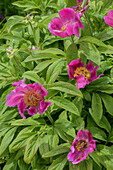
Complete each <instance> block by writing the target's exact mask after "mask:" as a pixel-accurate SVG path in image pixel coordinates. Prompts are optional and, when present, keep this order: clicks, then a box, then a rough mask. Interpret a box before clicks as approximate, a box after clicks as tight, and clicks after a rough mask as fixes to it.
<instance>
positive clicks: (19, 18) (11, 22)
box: [1, 15, 24, 33]
mask: <svg viewBox="0 0 113 170" xmlns="http://www.w3.org/2000/svg"><path fill="white" fill-rule="evenodd" d="M22 20H24V17H22V16H17V15H15V16H11V17H10V18H9V19H8V21H7V22H6V23H5V24H4V26H3V28H2V29H1V33H3V32H4V31H5V30H6V29H8V28H9V27H10V26H12V25H14V24H16V23H18V22H20V21H22Z"/></svg>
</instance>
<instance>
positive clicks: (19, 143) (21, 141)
mask: <svg viewBox="0 0 113 170" xmlns="http://www.w3.org/2000/svg"><path fill="white" fill-rule="evenodd" d="M35 135H36V133H35V134H34V133H33V132H30V133H24V134H22V135H19V136H17V137H16V139H15V140H14V141H13V142H12V143H11V145H10V146H9V150H10V152H11V153H12V152H15V151H17V150H18V149H20V148H22V147H23V146H25V145H26V144H27V142H28V141H29V140H30V139H31V138H34V136H35Z"/></svg>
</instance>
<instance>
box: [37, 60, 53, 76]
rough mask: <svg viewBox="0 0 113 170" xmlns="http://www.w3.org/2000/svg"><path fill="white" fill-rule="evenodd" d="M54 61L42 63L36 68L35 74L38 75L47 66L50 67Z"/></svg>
mask: <svg viewBox="0 0 113 170" xmlns="http://www.w3.org/2000/svg"><path fill="white" fill-rule="evenodd" d="M53 62H54V60H45V61H42V62H40V63H39V64H38V65H37V66H36V67H35V68H34V72H35V73H38V72H41V71H42V70H44V69H45V68H46V67H47V66H49V65H50V64H51V63H53Z"/></svg>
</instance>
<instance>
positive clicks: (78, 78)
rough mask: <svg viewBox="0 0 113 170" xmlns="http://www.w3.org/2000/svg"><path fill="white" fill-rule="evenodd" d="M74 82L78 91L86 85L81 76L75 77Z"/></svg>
mask: <svg viewBox="0 0 113 170" xmlns="http://www.w3.org/2000/svg"><path fill="white" fill-rule="evenodd" d="M75 78H76V81H77V87H78V89H80V88H84V87H85V85H86V80H85V78H84V76H83V75H79V76H76V77H75Z"/></svg>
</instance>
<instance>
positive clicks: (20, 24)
mask: <svg viewBox="0 0 113 170" xmlns="http://www.w3.org/2000/svg"><path fill="white" fill-rule="evenodd" d="M25 26H26V25H25V23H16V24H14V25H13V26H12V27H11V29H10V32H11V31H13V30H15V29H18V28H22V27H25Z"/></svg>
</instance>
